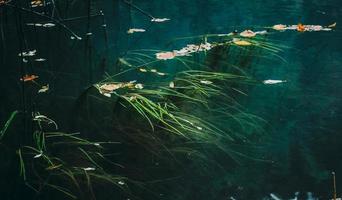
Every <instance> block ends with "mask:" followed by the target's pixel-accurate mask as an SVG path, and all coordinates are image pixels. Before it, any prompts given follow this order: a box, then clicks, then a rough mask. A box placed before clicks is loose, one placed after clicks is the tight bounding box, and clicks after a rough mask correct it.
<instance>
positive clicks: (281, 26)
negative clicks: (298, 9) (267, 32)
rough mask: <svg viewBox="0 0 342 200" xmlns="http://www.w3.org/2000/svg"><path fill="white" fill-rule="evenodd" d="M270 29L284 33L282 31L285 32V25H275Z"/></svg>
mask: <svg viewBox="0 0 342 200" xmlns="http://www.w3.org/2000/svg"><path fill="white" fill-rule="evenodd" d="M272 28H273V29H274V30H277V31H284V30H286V25H283V24H277V25H274V26H273V27H272Z"/></svg>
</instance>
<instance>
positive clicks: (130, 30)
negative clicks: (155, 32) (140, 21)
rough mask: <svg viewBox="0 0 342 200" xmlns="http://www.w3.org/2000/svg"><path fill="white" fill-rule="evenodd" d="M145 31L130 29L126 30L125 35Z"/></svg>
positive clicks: (143, 30)
mask: <svg viewBox="0 0 342 200" xmlns="http://www.w3.org/2000/svg"><path fill="white" fill-rule="evenodd" d="M145 31H146V30H145V29H141V28H130V29H128V31H127V33H128V34H132V33H135V32H140V33H142V32H145Z"/></svg>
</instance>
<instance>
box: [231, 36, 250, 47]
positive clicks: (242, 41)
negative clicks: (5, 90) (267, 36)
mask: <svg viewBox="0 0 342 200" xmlns="http://www.w3.org/2000/svg"><path fill="white" fill-rule="evenodd" d="M233 43H234V44H236V45H239V46H250V45H252V43H250V42H248V41H246V40H240V39H237V38H234V39H233Z"/></svg>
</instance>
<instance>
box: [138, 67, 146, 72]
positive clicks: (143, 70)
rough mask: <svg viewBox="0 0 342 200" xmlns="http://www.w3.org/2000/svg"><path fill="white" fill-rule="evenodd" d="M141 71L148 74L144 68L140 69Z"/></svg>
mask: <svg viewBox="0 0 342 200" xmlns="http://www.w3.org/2000/svg"><path fill="white" fill-rule="evenodd" d="M139 71H141V72H147V70H146V69H144V68H139Z"/></svg>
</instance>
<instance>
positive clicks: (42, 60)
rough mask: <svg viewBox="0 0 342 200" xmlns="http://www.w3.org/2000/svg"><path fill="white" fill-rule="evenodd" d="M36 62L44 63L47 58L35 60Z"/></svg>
mask: <svg viewBox="0 0 342 200" xmlns="http://www.w3.org/2000/svg"><path fill="white" fill-rule="evenodd" d="M34 61H37V62H44V61H46V59H45V58H37V59H34Z"/></svg>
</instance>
